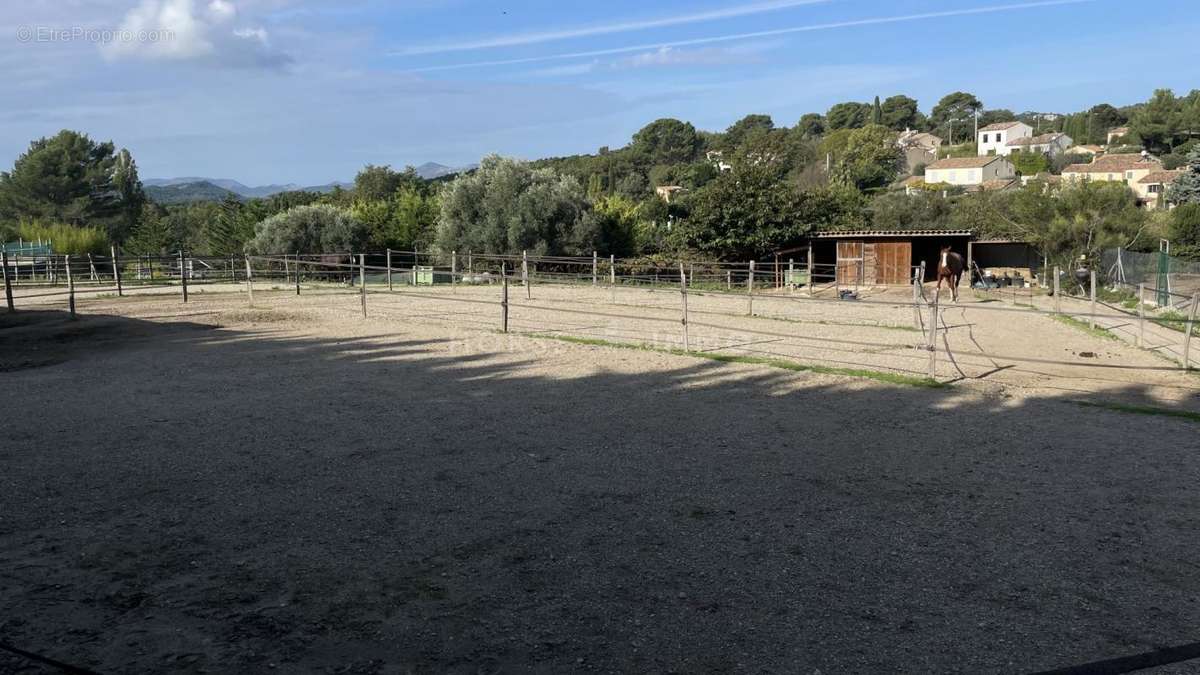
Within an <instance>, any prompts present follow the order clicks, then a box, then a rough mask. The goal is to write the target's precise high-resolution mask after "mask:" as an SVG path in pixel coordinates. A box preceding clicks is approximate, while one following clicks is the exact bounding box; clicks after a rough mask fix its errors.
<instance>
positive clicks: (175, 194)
mask: <svg viewBox="0 0 1200 675" xmlns="http://www.w3.org/2000/svg"><path fill="white" fill-rule="evenodd" d="M143 188H144V189H145V191H146V196H147V197H149V198H150V199H151V200H152V201H154V202H156V203H159V204H164V205H165V204H188V203H191V202H219V201H224V200H225V199H227V198H229V197H234V198H236V199H240V198H241V196H240V195H238V194H237V193H236V192H233V191H232V190H227V189H225V188H223V187H220V186H217V185H214V184H212V183H210V182H208V181H196V182H193V183H178V184H174V185H154V184H151V183H150V181H147V182H146V183H144V184H143Z"/></svg>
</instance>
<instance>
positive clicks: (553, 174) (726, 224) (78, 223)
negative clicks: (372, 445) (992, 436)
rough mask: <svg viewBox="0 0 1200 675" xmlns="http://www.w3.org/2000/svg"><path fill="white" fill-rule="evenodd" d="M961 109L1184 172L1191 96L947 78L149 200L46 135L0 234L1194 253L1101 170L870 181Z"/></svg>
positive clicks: (95, 152)
mask: <svg viewBox="0 0 1200 675" xmlns="http://www.w3.org/2000/svg"><path fill="white" fill-rule="evenodd" d="M976 118H978V122H979V124H980V125H981V126H982V125H986V124H990V123H992V122H998V121H1009V120H1014V119H1019V120H1022V121H1026V122H1027V123H1030V125H1031V126H1034V128H1035V129H1039V130H1040V131H1042V132H1046V131H1066V132H1067V133H1069V134H1071V135H1072V136H1073V137H1075V135H1076V134H1079V135H1080V137H1079V138H1075V140H1076V141H1077V142H1084V141H1088V142H1101V143H1102V142H1104V141H1106V140H1107V135H1108V132H1109V130H1110V129H1111V128H1113V127H1115V126H1128V127H1129V133H1128V134H1127V135H1126V137H1125V139H1124V141H1122V143H1127V144H1131V145H1135V146H1137V147H1142V146H1144V147H1146V148H1147V149H1148V150H1150V151H1151V152H1159V153H1161V154H1162V155H1163V157H1164V160H1167V159H1170V162H1169V163H1168V165H1169V166H1170V165H1175V166H1185V167H1191V168H1189V171H1192V172H1194V173H1195V174H1196V175H1200V158H1196V157H1195V156H1196V155H1197V152H1198V151H1200V149H1198V144H1197V141H1198V138H1197V132H1195V131H1193V130H1200V92H1192V93H1191V94H1189V95H1187V96H1185V97H1176V96H1174V94H1172V93H1171V92H1170V91H1169V90H1160V91H1157V92H1155V94H1154V95H1153V97H1151V99H1150V100H1148V101H1147V102H1145V103H1141V104H1138V105H1134V106H1126V107H1121V108H1118V107H1115V106H1111V105H1108V104H1101V105H1097V106H1094V107H1092V108H1091V109H1089V110H1088V111H1083V112H1080V113H1074V114H1070V115H1058V116H1053V115H1045V114H1040V113H1021V114H1015V113H1012V112H1011V111H1008V110H996V109H986V108H985V107H984V106H983V104H982V102H981V101H980V100H979V99H978V98H977V97H976V96H974V95H972V94H970V93H967V92H954V93H952V94H949V95H947V96H945V97H943V98H942V99H941V100H940V101H939V102H938V103H937V105H935V106H934V107H933V108H932V109H931V111H930V113H929V114H928V115H926V114H925V113H923V112H922V111H921V110H920V108H919V106H918V103H917V101H916V100H914V99H912V98H909V97H907V96H903V95H897V96H891V97H888V98H885V99H882V100H881V99H879V98H878V97H877V98H876V99H875V100H873V101H871V102H844V103H839V104H836V105H834V106H832V107H831V108H830V109H829V110H828V111H826V112H825V113H823V114H819V113H810V114H806V115H804V116H802V117H801V118H800V119H799V120H797V122H796V123H795V124H794V125H793V126H790V127H788V126H777V125H776V124H775V121H774V120H773V119H772V118H771V117H770V116H767V115H761V114H754V115H748V116H746V117H744V118H742V119H740V120H738V121H737V122H735V123H734V124H732V125H730V126H729V127H728V128H727V129H725V130H724V131H721V132H709V131H702V130H698V129H696V128H695V127H694V126H693V125H692V124H690V123H688V122H685V121H682V120H675V119H660V120H656V121H654V122H651V123H650V124H648V125H646V126H645V127H643V128H642V129H640V130H639V131H638V132H637V133H635V134H634V135H633V137H632V138H631V140H630V142H629V143H628V144H627V145H625V146H624V147H621V148H615V149H613V148H607V147H604V148H600V149H599V150H598V151H597V152H595V153H592V154H586V155H575V156H568V157H556V158H547V159H542V160H537V161H533V162H522V161H517V160H513V159H506V158H501V157H494V156H493V157H487V158H485V159H484V160H483V161H482V162H481V164H480V166H479V168H478V169H477V170H475V171H472V172H469V173H467V174H464V175H460V176H457V177H454V178H453V179H452V180H438V181H427V180H423V179H421V178H420V177H419V176H417V175H416V173H415V171H413V170H412V169H411V168H407V169H404V170H394V169H392V168H391V167H388V166H371V165H369V166H367V167H365V168H364V169H363V170H362V171H360V172H359V173H358V175H357V176H356V177H355V181H354V185H353V187H352V188H350V189H341V188H336V189H334V190H333V191H332V192H330V193H325V194H318V193H313V192H290V193H282V194H278V195H274V196H271V197H267V198H261V199H250V200H241V199H237V198H235V197H232V196H230V197H228V198H226V199H224V200H222V201H217V202H194V203H190V204H181V205H166V206H164V205H160V204H156V203H154V202H153V201H152V200H150V199H148V198H147V197H146V195H145V193H144V191H143V190H142V186H141V182H140V180H139V179H138V174H137V166H136V164H135V162H134V160H133V158H132V157H131V156H130V154H129V152H128V151H126V150H118V149H117V148H116V147H115V146H114V145H113V144H112V143H111V142H105V143H101V142H96V141H93V140H92V139H90V138H88V137H87V136H86V135H84V134H80V133H77V132H73V131H63V132H60V133H59V134H57V135H56V136H53V137H50V138H43V139H39V140H36V141H34V142H33V143H31V145H30V147H29V149H28V151H27V152H25V153H24V154H22V155H21V156H20V157H19V158H18V159H17V160H16V162H15V163H14V165H13V168H12V170H11V171H8V172H4V173H0V238H2V239H5V240H7V239H13V238H16V237H17V236H23V237H24V238H27V239H28V238H35V237H32V236H29V235H31V234H35V233H50V232H52V231H55V228H58V230H57V232H58V233H59V236H57V237H55V240H56V241H58V242H62V241H66V240H67V238H66V237H65V236H63V235H64V231H63V229H62V228H64V227H65V228H72V229H71V231H78V232H83V233H87V236H81V237H76V238H74V239H72V240H71V244H70V245H71V246H74V247H83V248H88V247H90V248H101V247H106V246H107V245H108V244H110V243H112V244H117V245H120V246H121V247H122V248H123V249H124V250H126V251H128V252H130V253H166V252H173V251H177V250H187V251H191V252H193V253H196V254H207V255H227V254H240V253H242V252H246V251H251V252H261V253H292V252H299V251H315V250H327V251H332V250H341V251H349V250H366V249H371V250H382V249H383V248H393V249H404V250H414V249H416V250H435V249H436V250H442V251H447V252H448V251H450V250H458V251H477V252H505V253H516V252H519V251H522V250H527V251H530V252H531V253H535V254H550V255H562V254H568V255H590V254H591V252H592V251H600V252H601V253H603V254H606V255H607V254H612V255H617V256H621V257H634V256H678V255H699V256H704V257H711V258H724V259H741V260H744V259H748V258H753V257H757V256H761V255H764V254H768V253H770V252H771V251H773V250H777V249H779V248H782V247H786V246H788V245H790V244H794V243H795V242H797V241H798V240H800V239H802V238H803V237H805V236H806V235H807V234H809V233H810V232H812V231H813V230H818V229H820V230H828V229H858V228H864V227H872V228H891V229H899V228H904V227H922V228H937V227H954V228H969V229H972V230H975V231H977V232H980V233H989V234H993V235H998V236H1012V237H1019V238H1022V239H1024V240H1027V241H1031V242H1034V243H1035V244H1036V245H1038V246H1039V248H1041V249H1042V250H1043V251H1044V252H1045V253H1047V255H1054V256H1070V255H1094V254H1095V252H1096V251H1097V250H1099V248H1100V247H1101V246H1102V245H1107V244H1109V243H1112V242H1119V245H1124V246H1132V247H1137V246H1139V245H1146V246H1150V245H1152V244H1153V242H1154V239H1155V238H1157V237H1159V236H1168V237H1172V238H1173V239H1175V240H1176V241H1177V250H1183V251H1192V250H1195V251H1197V252H1198V253H1200V239H1198V237H1200V232H1198V231H1197V230H1200V228H1197V227H1196V226H1195V225H1194V221H1195V220H1196V218H1195V217H1194V213H1195V210H1196V209H1195V208H1191V207H1188V208H1181V209H1176V210H1175V211H1174V212H1173V213H1171V214H1167V213H1165V212H1161V213H1148V212H1147V211H1145V210H1143V209H1140V208H1138V205H1137V202H1136V200H1135V199H1134V197H1133V194H1132V193H1131V192H1130V191H1129V190H1128V188H1126V187H1125V186H1123V185H1120V184H1116V185H1085V186H1066V187H1054V186H1051V185H1049V184H1045V183H1041V182H1037V181H1035V182H1033V183H1031V184H1030V185H1028V186H1026V187H1024V188H1022V189H1019V190H1013V191H1006V192H1003V193H998V194H987V193H985V194H948V195H947V194H943V193H936V194H935V193H927V194H921V195H917V196H910V195H905V194H903V193H901V192H897V191H896V190H890V189H889V188H890V187H893V186H894V185H895V182H896V181H897V180H898V179H900V178H902V177H903V176H904V175H905V172H904V168H905V166H904V161H903V156H902V154H901V150H900V148H899V147H898V145H897V143H896V139H897V136H898V133H899V132H900V131H901V130H904V129H917V130H927V131H931V132H934V133H937V134H939V135H941V136H943V137H944V138H946V139H950V138H954V139H955V140H956V141H964V142H963V143H962V144H961V145H959V146H958V147H957V148H954V149H951V150H950V151H949V152H951V153H955V152H957V153H959V154H973V153H974V149H973V130H974V125H975V121H976ZM1189 157H1191V158H1192V162H1191V164H1189V163H1188V162H1189ZM1020 159H1021V160H1022V161H1024V158H1020ZM1035 164H1036V166H1034V165H1030V166H1026V167H1024V168H1025V173H1026V174H1027V175H1033V174H1035V173H1041V172H1042V171H1044V170H1045V169H1046V167H1045V166H1044V165H1042V164H1041V163H1038V162H1035ZM917 170H918V172H919V167H918V169H917ZM1189 175H1192V174H1189ZM1197 193H1200V191H1192V192H1188V191H1187V190H1181V189H1177V190H1174V191H1173V192H1172V195H1173V197H1175V198H1177V201H1179V202H1181V203H1184V204H1188V203H1194V202H1198V201H1200V194H1197ZM1097 205H1102V206H1103V208H1097ZM1197 208H1200V207H1197ZM64 252H66V251H64Z"/></svg>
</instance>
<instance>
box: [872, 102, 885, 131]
mask: <svg viewBox="0 0 1200 675" xmlns="http://www.w3.org/2000/svg"><path fill="white" fill-rule="evenodd" d="M871 124H883V106H881V105H880V104H879V97H878V96H876V97H875V107H874V108H872V109H871Z"/></svg>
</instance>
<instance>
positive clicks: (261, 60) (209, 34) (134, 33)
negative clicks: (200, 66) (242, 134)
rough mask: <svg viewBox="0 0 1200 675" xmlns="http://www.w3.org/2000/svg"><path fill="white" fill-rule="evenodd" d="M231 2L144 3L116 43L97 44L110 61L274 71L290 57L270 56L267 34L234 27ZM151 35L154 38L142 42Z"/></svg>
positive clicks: (144, 0) (123, 23) (122, 26)
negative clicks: (201, 63) (255, 68)
mask: <svg viewBox="0 0 1200 675" xmlns="http://www.w3.org/2000/svg"><path fill="white" fill-rule="evenodd" d="M237 18H238V10H237V7H236V6H235V5H234V4H233V2H232V0H210V1H209V2H207V3H205V2H203V0H201V6H199V7H198V6H197V3H196V1H195V0H142V2H141V3H140V4H139V5H138V6H137V7H135V8H133V9H132V10H130V11H129V12H128V13H127V14H126V15H125V17H124V19H122V20H121V23H120V25H119V26H118V31H119V32H120V34H122V35H125V36H128V37H129V38H131V39H117V40H113V41H112V42H108V43H105V44H103V45H101V52H102V53H103V54H104V56H105V57H106V58H109V59H113V60H116V59H126V58H132V59H146V60H171V61H198V62H206V63H211V64H217V65H225V66H235V67H266V68H274V67H280V66H283V65H286V64H288V63H290V62H291V58H290V57H288V56H287V55H286V54H283V53H281V52H275V51H272V50H271V49H270V48H269V46H268V42H267V37H268V35H267V31H266V29H264V28H260V27H248V26H238V25H236V21H237ZM144 34H151V35H154V36H155V37H154V38H152V39H143V38H142V37H141V36H142V35H144Z"/></svg>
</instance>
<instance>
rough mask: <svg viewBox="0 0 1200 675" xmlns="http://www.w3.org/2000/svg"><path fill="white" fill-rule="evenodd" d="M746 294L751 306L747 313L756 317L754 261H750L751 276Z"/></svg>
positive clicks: (747, 281) (747, 280) (748, 279)
mask: <svg viewBox="0 0 1200 675" xmlns="http://www.w3.org/2000/svg"><path fill="white" fill-rule="evenodd" d="M746 294H747V296H748V298H749V306H748V308H747V309H748V310H749V311H747V312H746V313H747V314H749V315H750V316H754V261H753V260H751V261H750V276H749V277H747V279H746Z"/></svg>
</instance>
